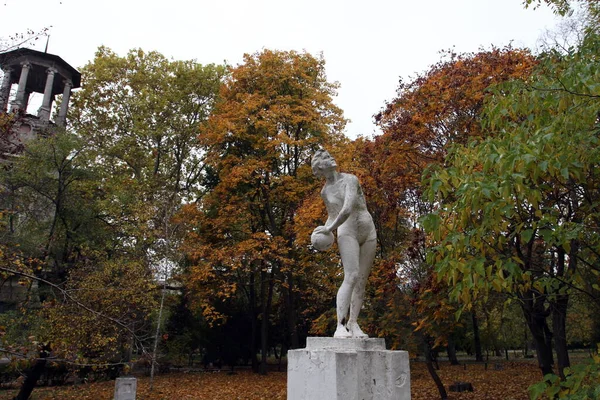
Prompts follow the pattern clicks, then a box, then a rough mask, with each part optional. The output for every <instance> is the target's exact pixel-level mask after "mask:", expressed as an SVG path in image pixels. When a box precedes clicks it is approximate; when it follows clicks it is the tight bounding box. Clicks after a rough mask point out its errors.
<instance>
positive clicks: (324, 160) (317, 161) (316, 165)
mask: <svg viewBox="0 0 600 400" xmlns="http://www.w3.org/2000/svg"><path fill="white" fill-rule="evenodd" d="M310 165H311V167H312V171H313V174H315V176H324V172H325V171H326V170H328V169H331V168H334V169H335V168H336V167H337V164H336V162H335V160H334V158H333V157H332V156H331V154H329V152H328V151H327V150H317V152H316V153H315V155H314V156H313V158H312V161H311V164H310Z"/></svg>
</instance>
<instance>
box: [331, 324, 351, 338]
mask: <svg viewBox="0 0 600 400" xmlns="http://www.w3.org/2000/svg"><path fill="white" fill-rule="evenodd" d="M333 337H334V338H351V337H352V333H350V332H349V331H348V329H347V328H346V327H345V326H344V325H338V327H337V329H336V330H335V333H334V334H333Z"/></svg>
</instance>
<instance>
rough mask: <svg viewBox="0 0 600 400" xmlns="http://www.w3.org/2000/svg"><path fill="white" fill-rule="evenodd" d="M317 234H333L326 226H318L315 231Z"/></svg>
mask: <svg viewBox="0 0 600 400" xmlns="http://www.w3.org/2000/svg"><path fill="white" fill-rule="evenodd" d="M314 232H315V233H320V234H323V235H329V234H330V233H331V229H329V228H327V227H326V226H323V225H321V226H317V227H316V228H315V230H314Z"/></svg>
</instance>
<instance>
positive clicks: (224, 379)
mask: <svg viewBox="0 0 600 400" xmlns="http://www.w3.org/2000/svg"><path fill="white" fill-rule="evenodd" d="M440 367H441V369H440V370H439V371H438V373H439V375H440V378H441V379H442V381H443V382H444V386H445V387H446V388H448V387H449V386H450V385H451V384H453V383H454V382H458V381H460V382H470V383H471V384H472V385H473V388H474V391H473V392H463V393H450V392H449V393H448V396H449V397H448V399H449V400H478V399H486V400H496V399H498V400H500V399H502V400H527V399H528V398H529V397H528V395H527V387H528V386H529V385H531V384H532V383H535V382H537V381H539V380H540V379H541V376H540V372H539V369H538V368H537V366H536V365H535V364H534V363H516V362H505V363H502V369H501V370H496V369H495V368H494V365H493V364H490V365H489V366H488V369H487V370H486V369H485V367H484V365H481V364H477V365H470V364H468V365H467V366H466V369H465V367H464V366H463V365H459V366H450V365H449V364H447V363H441V364H440ZM286 381H287V373H286V372H270V373H269V375H266V376H262V375H257V374H253V373H252V372H250V371H247V370H240V371H238V372H236V373H235V374H234V375H230V374H228V373H227V372H225V371H222V372H216V373H208V372H190V373H183V372H181V373H172V374H166V375H161V376H158V377H156V378H155V381H154V390H153V392H152V393H150V378H148V377H140V378H138V389H137V400H171V399H174V400H187V399H190V400H191V399H203V400H236V399H239V400H263V399H264V400H278V399H281V400H283V399H285V398H286V391H287V385H286ZM114 386H115V382H114V381H108V382H98V383H91V384H79V385H75V386H62V387H49V388H36V389H35V390H34V392H33V395H32V397H31V400H58V399H60V400H82V399H90V400H103V399H105V400H110V399H112V398H113V394H114ZM411 392H412V400H435V399H439V394H438V392H437V389H436V387H435V385H434V383H433V381H432V380H431V378H430V376H429V374H428V373H427V370H426V368H425V364H423V363H415V362H413V363H412V364H411ZM15 394H16V390H7V391H2V392H0V399H2V400H5V399H6V400H7V399H12V397H13V396H14V395H15Z"/></svg>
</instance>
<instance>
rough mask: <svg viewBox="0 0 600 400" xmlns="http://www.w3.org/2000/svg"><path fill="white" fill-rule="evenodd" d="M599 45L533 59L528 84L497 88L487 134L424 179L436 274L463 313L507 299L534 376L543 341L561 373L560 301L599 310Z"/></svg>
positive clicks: (545, 363)
mask: <svg viewBox="0 0 600 400" xmlns="http://www.w3.org/2000/svg"><path fill="white" fill-rule="evenodd" d="M599 46H600V40H599V37H598V35H597V34H594V33H590V34H588V36H587V37H586V39H585V40H584V42H583V44H582V46H581V48H579V49H577V50H572V51H571V52H569V53H568V54H566V55H561V54H560V53H558V52H550V53H548V54H545V55H543V56H542V57H541V59H540V64H539V65H538V67H537V68H536V70H535V73H534V74H533V75H532V76H531V77H530V78H529V79H525V80H517V81H515V82H511V83H507V84H504V85H501V86H499V87H498V88H497V89H496V90H495V91H494V96H493V97H491V99H490V101H489V103H488V104H487V106H486V112H485V118H484V119H483V128H484V129H486V130H488V131H490V132H491V135H489V136H488V137H487V138H485V139H483V140H474V141H471V143H470V144H469V145H467V146H456V147H455V149H454V151H453V152H452V155H451V157H450V158H449V159H448V168H444V169H439V168H438V169H434V170H433V171H432V174H431V175H430V176H429V177H428V178H427V179H426V185H427V186H428V188H429V199H430V201H436V202H439V204H440V208H439V209H438V210H437V211H436V212H435V213H433V214H432V215H431V216H430V217H428V218H427V219H426V220H425V225H426V227H427V229H428V231H429V232H431V234H432V235H434V236H435V238H436V240H438V241H439V246H437V247H436V248H435V249H434V252H432V254H431V261H432V262H435V263H436V269H437V271H438V273H440V274H441V275H443V276H445V277H447V278H448V279H449V283H450V286H451V288H452V294H453V297H454V298H455V299H460V300H461V301H462V302H463V303H464V304H467V305H468V304H471V303H472V301H473V300H474V299H475V298H478V297H480V296H481V295H482V294H484V293H487V292H488V291H490V290H495V291H503V292H509V293H512V294H514V295H515V296H516V297H517V298H518V299H519V300H520V303H521V306H522V309H523V312H524V314H525V317H526V320H527V323H528V326H529V328H530V330H531V333H532V335H533V338H534V340H535V341H536V346H537V350H538V361H539V363H540V368H541V370H542V372H543V373H544V374H546V373H551V372H552V348H551V347H550V346H551V339H552V338H553V339H554V343H555V348H556V353H557V358H558V368H559V372H560V374H561V375H562V374H563V370H564V368H565V367H568V366H569V359H568V353H567V351H566V350H567V349H566V328H565V321H566V316H567V314H566V313H567V307H568V302H569V295H570V293H572V292H573V291H579V292H583V293H586V294H588V295H589V296H591V297H592V298H594V299H596V300H597V299H598V289H600V286H598V276H600V271H599V264H598V254H599V253H600V251H599V249H598V243H600V242H599V240H598V239H599V238H598V230H597V226H598V225H597V224H596V222H595V221H596V220H597V218H598V204H597V201H596V199H597V198H598V190H599V189H598V188H599V181H598V176H597V175H598V174H597V170H598V162H599V161H600V158H598V155H599V153H598V151H597V149H598V143H597V142H598V132H599V127H598V109H599V106H600V103H599V101H598V99H599V98H600V92H599V90H600V85H598V83H597V79H596V78H595V77H597V76H598V73H599V70H598V63H597V60H596V57H597V52H598V49H599V48H600V47H599ZM434 253H435V254H434ZM549 315H551V316H552V326H553V331H554V332H553V335H551V334H550V329H549V327H548V326H547V324H546V317H547V316H549Z"/></svg>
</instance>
